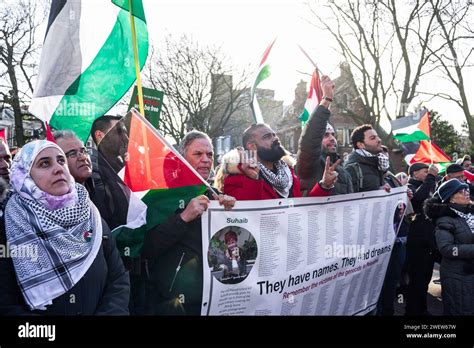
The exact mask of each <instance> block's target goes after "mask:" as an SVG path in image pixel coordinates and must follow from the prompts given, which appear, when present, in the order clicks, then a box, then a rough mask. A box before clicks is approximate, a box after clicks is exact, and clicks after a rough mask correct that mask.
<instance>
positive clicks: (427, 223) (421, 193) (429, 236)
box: [408, 174, 439, 258]
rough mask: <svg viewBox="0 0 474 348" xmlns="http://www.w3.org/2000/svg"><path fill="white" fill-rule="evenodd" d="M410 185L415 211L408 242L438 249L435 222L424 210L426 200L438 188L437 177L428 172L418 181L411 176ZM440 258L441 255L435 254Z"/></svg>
mask: <svg viewBox="0 0 474 348" xmlns="http://www.w3.org/2000/svg"><path fill="white" fill-rule="evenodd" d="M408 187H409V188H410V189H411V190H412V191H413V198H412V199H411V203H412V206H413V210H414V212H415V214H414V216H413V220H412V222H411V224H410V231H409V232H408V243H409V244H410V246H416V247H418V248H422V249H428V250H430V251H431V252H435V251H436V250H437V247H436V241H435V235H434V224H433V222H432V221H431V220H430V219H428V218H427V217H426V215H425V214H424V212H423V204H424V202H425V201H426V200H427V199H428V198H430V197H431V196H432V195H433V192H434V191H435V188H436V178H435V177H434V176H433V175H431V174H428V175H427V176H426V179H425V180H424V181H418V180H415V179H413V178H410V180H409V181H408ZM434 256H435V258H439V255H438V254H436V255H434Z"/></svg>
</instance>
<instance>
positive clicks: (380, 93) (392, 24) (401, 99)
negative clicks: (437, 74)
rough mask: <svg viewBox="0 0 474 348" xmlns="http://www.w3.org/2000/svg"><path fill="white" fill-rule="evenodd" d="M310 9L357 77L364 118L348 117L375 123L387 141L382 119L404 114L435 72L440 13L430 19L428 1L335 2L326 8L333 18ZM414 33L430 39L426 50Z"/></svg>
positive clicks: (354, 114)
mask: <svg viewBox="0 0 474 348" xmlns="http://www.w3.org/2000/svg"><path fill="white" fill-rule="evenodd" d="M308 6H309V8H310V10H311V13H312V14H313V16H315V17H316V18H317V21H314V20H311V23H319V24H317V25H318V27H319V28H322V29H324V30H326V31H327V32H329V33H330V34H331V36H332V37H333V38H334V39H335V40H336V42H337V45H338V48H337V49H336V50H337V51H338V52H339V53H340V54H341V55H342V57H343V58H344V59H345V60H346V61H347V62H348V63H349V65H350V67H351V70H352V72H353V75H354V79H355V81H356V85H357V88H358V90H359V94H360V96H361V98H362V101H363V104H364V106H365V107H364V112H363V114H362V115H359V114H357V113H354V112H351V110H347V112H348V113H349V114H350V115H352V116H353V117H354V119H355V120H356V121H357V122H358V123H366V122H368V123H372V124H373V125H374V126H375V127H376V129H377V130H378V131H379V133H380V134H381V135H382V136H386V135H387V134H386V132H385V131H384V130H383V129H382V128H381V127H380V120H381V117H382V116H385V117H387V118H388V119H393V118H395V117H397V116H402V115H404V114H405V112H406V109H407V108H408V106H409V105H410V103H411V102H412V101H413V99H414V98H415V96H416V91H417V86H418V83H419V81H420V78H421V77H422V76H423V75H425V74H427V73H429V72H430V70H429V68H428V67H427V65H426V62H427V61H428V59H429V56H430V53H431V52H430V51H429V50H428V49H427V47H426V46H427V44H428V42H429V38H430V36H431V35H432V34H431V30H432V26H433V21H434V14H431V15H430V14H429V12H428V11H427V10H426V9H427V7H428V4H427V3H425V2H424V1H411V2H410V3H409V4H408V3H405V4H404V5H403V7H402V6H401V5H400V4H399V3H396V2H395V0H380V1H375V0H345V1H342V0H338V1H334V0H332V1H328V2H327V3H326V5H324V8H326V9H327V10H328V11H326V13H330V15H328V16H323V15H322V14H321V13H322V12H321V11H320V9H321V8H320V7H318V8H316V6H314V5H312V4H309V5H308ZM401 7H402V8H401ZM323 17H324V18H323ZM414 31H416V32H417V33H419V35H421V36H422V37H424V38H425V39H426V40H425V44H424V45H422V44H420V40H419V35H418V34H416V35H415V34H414V33H413V32H414Z"/></svg>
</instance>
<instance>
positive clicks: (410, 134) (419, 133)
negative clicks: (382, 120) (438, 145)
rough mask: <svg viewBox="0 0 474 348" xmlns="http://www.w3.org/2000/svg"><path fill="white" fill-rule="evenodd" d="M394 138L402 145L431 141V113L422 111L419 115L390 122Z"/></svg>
mask: <svg viewBox="0 0 474 348" xmlns="http://www.w3.org/2000/svg"><path fill="white" fill-rule="evenodd" d="M390 123H391V124H392V133H393V137H394V138H395V139H397V140H398V141H400V142H402V143H406V142H413V141H420V140H430V139H431V131H430V113H429V112H428V110H425V109H424V110H422V111H420V113H419V114H418V115H413V116H406V117H401V118H397V119H395V120H393V121H390Z"/></svg>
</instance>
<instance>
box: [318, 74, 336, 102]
mask: <svg viewBox="0 0 474 348" xmlns="http://www.w3.org/2000/svg"><path fill="white" fill-rule="evenodd" d="M321 89H322V90H323V94H324V95H325V96H326V97H329V98H331V99H333V98H334V82H333V81H332V80H331V79H330V78H329V76H326V75H323V76H321Z"/></svg>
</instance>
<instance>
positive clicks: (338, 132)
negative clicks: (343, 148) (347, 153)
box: [336, 128, 344, 145]
mask: <svg viewBox="0 0 474 348" xmlns="http://www.w3.org/2000/svg"><path fill="white" fill-rule="evenodd" d="M336 140H337V143H338V144H340V145H344V128H336Z"/></svg>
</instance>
